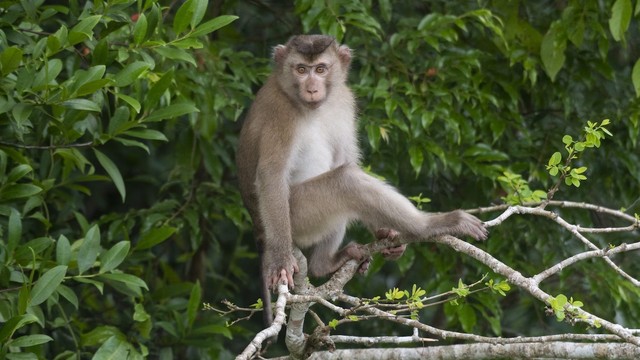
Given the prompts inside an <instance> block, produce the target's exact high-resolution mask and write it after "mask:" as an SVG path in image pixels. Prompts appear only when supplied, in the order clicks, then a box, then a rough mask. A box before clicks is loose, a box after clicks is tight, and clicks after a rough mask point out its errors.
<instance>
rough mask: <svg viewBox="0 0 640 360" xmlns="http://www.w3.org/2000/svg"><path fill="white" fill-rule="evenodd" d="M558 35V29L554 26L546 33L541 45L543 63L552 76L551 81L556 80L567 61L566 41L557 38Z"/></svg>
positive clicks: (548, 73)
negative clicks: (565, 52)
mask: <svg viewBox="0 0 640 360" xmlns="http://www.w3.org/2000/svg"><path fill="white" fill-rule="evenodd" d="M556 37H557V34H556V31H554V28H553V26H552V27H551V28H550V29H549V31H548V32H547V33H546V34H545V36H544V38H543V39H542V44H541V46H540V57H541V58H542V65H544V70H545V71H546V72H547V75H549V77H550V78H551V81H555V78H556V75H557V74H558V72H559V71H560V69H562V66H563V65H564V61H565V56H564V49H565V47H566V42H565V41H562V42H561V41H560V40H558V39H556Z"/></svg>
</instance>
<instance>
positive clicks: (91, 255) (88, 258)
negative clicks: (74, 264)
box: [78, 225, 100, 274]
mask: <svg viewBox="0 0 640 360" xmlns="http://www.w3.org/2000/svg"><path fill="white" fill-rule="evenodd" d="M99 251H100V229H99V228H98V225H93V226H92V227H91V228H90V229H89V231H87V234H86V235H85V236H84V241H83V242H82V245H80V249H78V272H79V273H80V274H82V273H83V272H85V271H87V270H88V269H90V268H91V267H92V266H93V264H94V263H95V262H96V258H97V257H98V252H99Z"/></svg>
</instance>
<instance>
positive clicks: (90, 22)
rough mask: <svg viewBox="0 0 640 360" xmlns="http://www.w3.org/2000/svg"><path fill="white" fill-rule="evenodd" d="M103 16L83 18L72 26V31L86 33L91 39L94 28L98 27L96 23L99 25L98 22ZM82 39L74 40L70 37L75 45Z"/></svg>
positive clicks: (70, 42) (71, 42) (71, 43)
mask: <svg viewBox="0 0 640 360" xmlns="http://www.w3.org/2000/svg"><path fill="white" fill-rule="evenodd" d="M101 18H102V15H91V16H87V17H86V18H84V19H82V20H81V21H80V22H79V23H78V24H76V26H74V27H72V28H71V30H70V31H72V32H76V33H81V34H84V35H85V36H86V37H87V38H88V39H91V38H92V37H93V36H92V35H93V28H94V27H96V25H98V22H100V19H101ZM80 41H82V40H80ZM80 41H77V42H74V41H72V40H71V39H70V40H69V44H70V45H75V44H77V43H78V42H80Z"/></svg>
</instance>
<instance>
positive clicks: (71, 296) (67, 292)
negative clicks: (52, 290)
mask: <svg viewBox="0 0 640 360" xmlns="http://www.w3.org/2000/svg"><path fill="white" fill-rule="evenodd" d="M57 290H58V294H60V295H61V296H62V297H63V298H65V299H67V301H68V302H69V303H71V305H73V306H74V307H75V308H76V309H78V305H79V302H78V297H77V296H76V293H74V292H73V290H71V288H69V287H68V286H64V285H60V286H58V289H57Z"/></svg>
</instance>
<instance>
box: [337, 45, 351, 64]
mask: <svg viewBox="0 0 640 360" xmlns="http://www.w3.org/2000/svg"><path fill="white" fill-rule="evenodd" d="M338 58H339V59H340V62H341V63H342V65H343V66H348V65H349V63H351V49H349V48H348V47H347V46H346V45H340V47H339V48H338Z"/></svg>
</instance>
